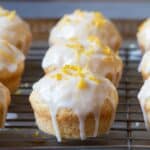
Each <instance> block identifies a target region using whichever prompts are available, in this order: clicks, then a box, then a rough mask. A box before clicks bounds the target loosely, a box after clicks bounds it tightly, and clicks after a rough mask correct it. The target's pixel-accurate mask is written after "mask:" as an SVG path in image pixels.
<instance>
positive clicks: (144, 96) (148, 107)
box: [138, 78, 150, 129]
mask: <svg viewBox="0 0 150 150" xmlns="http://www.w3.org/2000/svg"><path fill="white" fill-rule="evenodd" d="M138 99H139V102H140V105H141V109H142V112H143V117H144V121H145V126H146V128H147V129H150V78H148V79H147V80H145V82H144V85H143V86H142V88H141V90H140V92H139V94H138Z"/></svg>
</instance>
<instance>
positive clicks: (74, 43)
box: [42, 36, 123, 86]
mask: <svg viewBox="0 0 150 150" xmlns="http://www.w3.org/2000/svg"><path fill="white" fill-rule="evenodd" d="M65 64H71V65H79V66H81V67H86V68H88V69H89V70H90V71H91V72H92V73H93V74H94V75H95V76H96V77H97V78H99V77H101V76H104V77H106V78H108V79H109V80H111V81H112V82H113V83H114V85H115V86H118V83H119V81H120V78H121V75H122V68H123V64H122V60H121V58H120V57H119V56H118V55H116V54H115V53H114V52H113V51H112V50H111V49H110V48H109V47H107V46H105V45H104V44H102V43H101V42H100V40H99V39H98V38H97V37H95V36H89V37H88V38H87V39H86V40H84V41H83V40H82V41H79V40H77V39H70V40H67V41H65V42H63V43H61V44H54V45H53V46H51V47H50V48H49V50H48V51H47V52H46V55H45V57H44V59H43V62H42V68H43V69H44V71H45V73H48V72H51V71H53V70H55V69H59V68H61V67H62V66H64V65H65Z"/></svg>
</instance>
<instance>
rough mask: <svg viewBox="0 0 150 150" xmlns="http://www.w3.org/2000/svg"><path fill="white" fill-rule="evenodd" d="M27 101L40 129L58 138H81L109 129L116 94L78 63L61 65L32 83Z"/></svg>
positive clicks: (111, 87)
mask: <svg viewBox="0 0 150 150" xmlns="http://www.w3.org/2000/svg"><path fill="white" fill-rule="evenodd" d="M30 103H31V105H32V108H33V110H34V114H35V118H36V122H37V125H38V127H39V128H40V129H41V130H42V131H44V132H46V133H49V134H52V135H55V136H56V137H57V140H58V141H61V139H62V138H80V139H81V140H84V139H86V138H87V137H96V136H98V135H100V134H104V133H107V132H108V131H109V129H110V127H111V125H112V122H113V120H114V117H115V112H116V108H117V104H118V94H117V90H116V88H115V87H114V85H113V84H112V83H111V82H110V81H109V80H108V79H106V78H103V77H101V78H100V79H96V78H95V77H94V76H93V75H92V74H91V73H90V72H89V71H87V70H85V69H82V68H80V67H79V66H72V65H65V66H64V67H62V68H61V69H59V70H56V71H54V72H52V73H49V74H47V75H46V76H44V77H43V78H42V79H40V80H39V81H38V82H37V83H35V84H34V85H33V91H32V93H31V95H30Z"/></svg>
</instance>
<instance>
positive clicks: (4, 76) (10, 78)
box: [0, 62, 24, 93]
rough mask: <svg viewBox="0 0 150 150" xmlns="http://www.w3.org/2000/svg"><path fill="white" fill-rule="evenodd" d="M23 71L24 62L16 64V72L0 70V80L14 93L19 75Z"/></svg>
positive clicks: (18, 81) (18, 83)
mask: <svg viewBox="0 0 150 150" xmlns="http://www.w3.org/2000/svg"><path fill="white" fill-rule="evenodd" d="M23 71H24V62H22V63H21V64H19V65H18V69H17V70H16V72H8V71H7V70H3V71H2V73H1V71H0V82H2V83H3V84H4V85H5V86H6V87H7V88H8V89H9V90H10V92H11V93H14V92H15V91H16V90H17V88H18V87H19V85H20V81H21V76H22V73H23Z"/></svg>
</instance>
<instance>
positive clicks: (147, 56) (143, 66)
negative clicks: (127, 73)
mask: <svg viewBox="0 0 150 150" xmlns="http://www.w3.org/2000/svg"><path fill="white" fill-rule="evenodd" d="M138 71H139V72H144V73H150V51H147V52H145V53H144V55H143V57H142V60H141V62H140V65H139V68H138Z"/></svg>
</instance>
